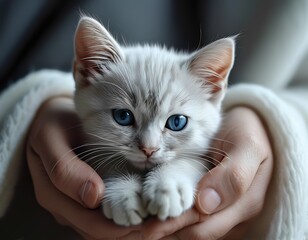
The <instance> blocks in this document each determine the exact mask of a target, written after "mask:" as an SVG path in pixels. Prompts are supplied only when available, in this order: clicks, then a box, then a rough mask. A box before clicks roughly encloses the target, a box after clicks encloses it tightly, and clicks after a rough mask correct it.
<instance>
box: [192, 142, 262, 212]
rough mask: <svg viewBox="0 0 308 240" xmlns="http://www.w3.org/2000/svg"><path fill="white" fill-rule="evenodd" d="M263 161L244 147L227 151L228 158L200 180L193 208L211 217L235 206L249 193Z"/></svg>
mask: <svg viewBox="0 0 308 240" xmlns="http://www.w3.org/2000/svg"><path fill="white" fill-rule="evenodd" d="M264 160H265V159H262V158H261V157H260V155H258V154H251V153H250V148H248V147H247V148H245V147H242V148H241V149H239V148H236V147H233V148H231V150H230V151H229V152H228V156H227V157H225V158H224V159H223V160H222V162H221V163H220V164H219V165H218V166H216V167H215V168H213V169H212V170H211V171H210V172H208V173H207V174H205V175H204V177H203V178H202V179H201V180H200V182H199V186H198V189H199V191H198V195H197V201H196V207H197V208H198V209H199V211H201V212H202V213H204V214H211V213H214V212H217V211H219V210H221V209H223V208H225V207H226V206H229V205H230V204H232V203H233V202H235V201H236V200H237V199H238V198H239V197H241V196H242V195H243V194H244V193H245V192H246V191H247V190H248V189H249V187H250V185H251V183H252V181H253V179H254V176H255V175H256V172H257V171H258V168H259V165H260V163H261V162H262V161H264Z"/></svg>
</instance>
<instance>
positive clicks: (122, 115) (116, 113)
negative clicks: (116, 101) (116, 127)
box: [112, 109, 134, 126]
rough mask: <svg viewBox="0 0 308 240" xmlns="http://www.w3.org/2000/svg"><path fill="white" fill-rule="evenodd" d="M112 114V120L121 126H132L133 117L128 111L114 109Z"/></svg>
mask: <svg viewBox="0 0 308 240" xmlns="http://www.w3.org/2000/svg"><path fill="white" fill-rule="evenodd" d="M112 114H113V118H114V120H115V121H116V122H117V123H118V124H120V125H122V126H129V125H133V124H134V115H133V113H132V112H131V111H129V110H128V109H114V110H113V111H112Z"/></svg>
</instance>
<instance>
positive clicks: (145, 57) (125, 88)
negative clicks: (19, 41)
mask: <svg viewBox="0 0 308 240" xmlns="http://www.w3.org/2000/svg"><path fill="white" fill-rule="evenodd" d="M233 59H234V39H233V38H226V39H221V40H218V41H216V42H214V43H212V44H210V45H208V46H206V47H204V48H202V49H200V50H199V51H196V52H195V53H192V54H186V53H177V52H175V51H173V50H167V49H165V48H162V47H159V46H148V45H145V46H140V45H137V46H132V47H121V46H120V45H119V44H118V43H117V42H116V41H115V40H114V38H113V37H112V36H111V35H110V34H109V33H108V31H107V30H106V29H105V28H104V27H103V26H102V25H101V24H100V23H98V22H97V21H96V20H94V19H92V18H88V17H83V18H82V19H81V20H80V22H79V25H78V27H77V31H76V37H75V62H74V77H75V80H76V94H75V104H76V109H77V112H78V114H79V116H80V118H81V120H82V122H83V124H84V129H85V132H86V133H88V134H89V136H91V138H90V141H91V142H92V144H93V148H92V149H93V153H94V154H95V156H93V157H91V158H90V159H91V161H89V163H90V164H91V165H92V167H93V168H95V169H96V170H97V171H98V172H99V173H100V175H101V176H102V178H103V179H104V181H105V184H106V191H105V194H104V200H103V211H104V214H105V216H106V217H107V218H110V219H113V221H114V222H115V223H117V224H120V225H124V226H129V225H134V224H139V223H141V222H142V220H143V219H144V218H145V217H146V216H147V215H148V213H149V214H152V215H157V216H158V218H159V219H161V220H165V219H166V218H168V217H176V216H179V215H180V214H182V213H183V212H184V211H185V210H187V209H189V208H190V207H191V206H192V205H193V201H194V193H195V187H196V184H197V182H198V181H199V179H200V178H201V176H202V174H203V173H204V171H205V170H206V162H205V160H203V159H202V156H203V155H204V154H205V153H206V150H207V148H208V145H209V143H210V140H211V138H212V137H213V135H214V134H215V132H216V131H217V130H218V128H219V125H220V122H221V113H220V105H221V101H222V99H223V97H224V94H225V90H226V86H227V79H228V75H229V72H230V70H231V68H232V66H233ZM113 109H129V110H130V111H131V112H132V113H133V115H134V117H135V124H134V125H133V126H120V125H119V124H118V123H116V121H115V120H114V119H113V116H112V110H113ZM173 114H183V115H185V116H188V124H187V126H186V127H185V128H184V129H183V130H182V131H178V132H175V131H171V130H169V129H166V128H165V125H166V121H167V119H168V118H169V117H170V116H171V115H173ZM141 146H145V147H147V148H155V149H158V150H157V151H156V152H154V153H153V155H152V156H151V157H147V156H145V154H144V152H143V151H142V150H141Z"/></svg>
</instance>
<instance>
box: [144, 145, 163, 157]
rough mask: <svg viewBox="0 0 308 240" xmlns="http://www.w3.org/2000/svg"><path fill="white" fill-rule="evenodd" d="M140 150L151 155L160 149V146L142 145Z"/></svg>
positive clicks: (148, 155)
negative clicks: (149, 146) (148, 146)
mask: <svg viewBox="0 0 308 240" xmlns="http://www.w3.org/2000/svg"><path fill="white" fill-rule="evenodd" d="M140 150H142V151H143V152H144V154H145V155H146V156H147V157H151V156H152V155H153V153H155V152H157V151H158V150H159V148H147V147H143V146H141V147H140Z"/></svg>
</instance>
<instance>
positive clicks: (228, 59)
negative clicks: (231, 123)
mask: <svg viewBox="0 0 308 240" xmlns="http://www.w3.org/2000/svg"><path fill="white" fill-rule="evenodd" d="M234 51H235V39H234V38H232V37H231V38H223V39H220V40H217V41H216V42H213V43H211V44H209V45H207V46H205V47H203V48H202V49H200V50H199V51H197V52H195V53H194V54H193V55H192V56H191V57H190V59H189V70H190V71H191V73H193V74H194V75H196V76H198V77H199V78H200V79H201V80H202V81H203V82H204V84H203V85H204V86H205V87H206V88H207V89H208V90H209V91H210V92H211V93H212V98H211V100H213V101H214V102H215V103H217V104H220V102H221V100H222V99H223V97H224V95H225V91H226V89H227V85H228V76H229V73H230V71H231V69H232V67H233V62H234Z"/></svg>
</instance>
